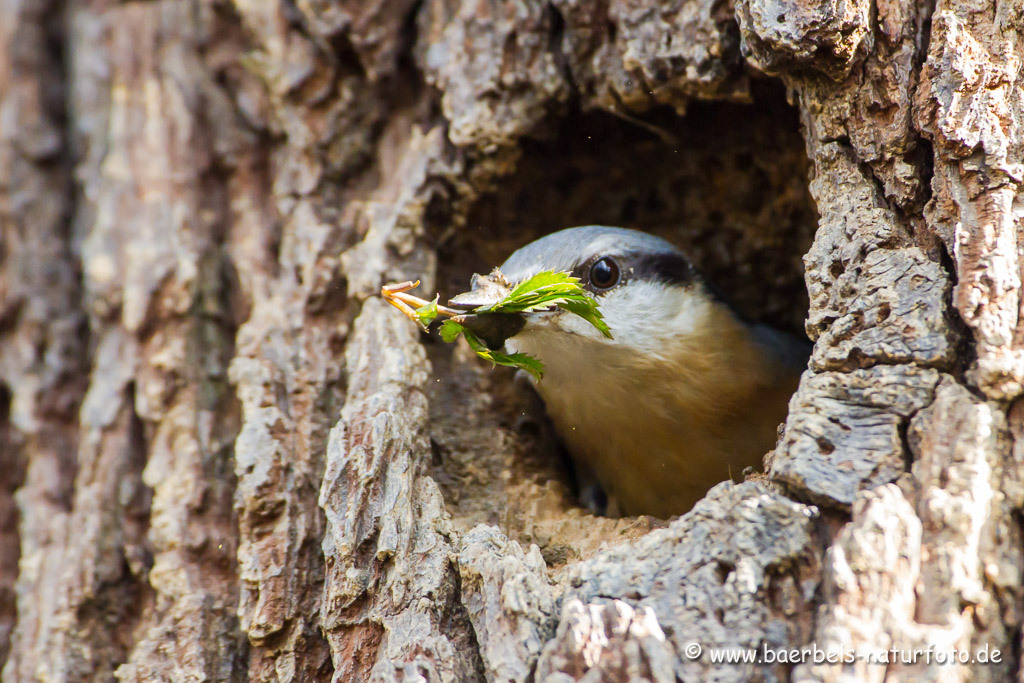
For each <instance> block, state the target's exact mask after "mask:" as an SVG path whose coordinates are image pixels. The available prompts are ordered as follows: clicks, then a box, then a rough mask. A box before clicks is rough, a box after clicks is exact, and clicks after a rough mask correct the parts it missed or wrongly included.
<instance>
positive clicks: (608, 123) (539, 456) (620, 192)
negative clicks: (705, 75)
mask: <svg viewBox="0 0 1024 683" xmlns="http://www.w3.org/2000/svg"><path fill="white" fill-rule="evenodd" d="M808 171H809V162H808V160H807V157H806V153H805V147H804V142H803V138H802V136H801V134H800V129H799V121H798V116H797V112H796V111H795V110H794V109H793V108H791V107H790V106H789V105H788V104H787V103H786V100H785V96H784V93H783V91H782V89H781V87H780V86H777V84H772V83H763V84H760V85H759V87H758V88H757V89H756V90H755V98H754V102H753V104H749V105H748V104H733V103H715V102H711V103H695V104H693V105H691V107H690V109H689V111H688V112H687V113H686V115H685V116H678V115H677V114H676V113H675V112H674V111H671V110H669V109H667V108H666V109H659V110H655V111H651V112H649V113H647V114H645V115H644V116H642V117H639V119H637V118H634V117H632V116H630V117H628V118H626V117H618V116H615V115H612V114H609V113H605V112H576V113H573V114H571V115H569V116H567V117H565V118H564V119H562V120H560V121H559V122H558V123H557V124H556V125H554V126H552V127H551V128H550V129H548V130H546V131H544V132H543V133H542V134H539V135H538V136H537V137H535V138H531V139H528V140H526V141H524V142H523V144H522V157H521V159H520V160H519V163H518V165H517V168H516V170H515V172H514V173H513V174H512V175H511V176H509V177H507V178H504V179H502V180H500V181H499V182H498V185H497V188H496V189H495V190H494V191H493V192H491V193H490V194H488V195H486V196H484V197H482V198H481V199H480V200H478V201H477V202H476V204H475V205H474V206H473V208H472V209H471V211H470V212H469V215H468V218H467V221H466V223H465V226H464V227H463V228H461V229H459V230H456V231H450V232H449V233H447V234H442V233H441V231H440V230H439V231H438V234H437V235H435V237H436V238H437V239H438V263H439V272H438V279H437V282H438V289H439V291H440V292H442V293H443V295H444V296H451V295H454V294H456V293H458V292H462V291H465V290H466V289H467V288H468V286H469V279H470V276H471V275H472V273H474V272H479V273H486V272H488V271H489V270H490V269H491V268H493V267H495V266H498V265H500V264H501V263H502V262H503V261H504V260H505V259H506V258H507V257H508V255H509V254H511V253H512V252H513V251H515V250H516V249H518V248H519V247H521V246H523V245H525V244H527V243H529V242H531V241H533V240H535V239H537V238H539V237H541V236H543V235H546V234H548V233H551V232H554V231H556V230H560V229H562V228H567V227H573V226H578V225H589V224H602V225H614V226H620V227H627V228H634V229H638V230H644V231H647V232H651V233H654V234H657V235H660V236H662V237H664V238H666V239H668V240H669V241H670V242H673V243H674V244H676V245H678V246H679V247H681V248H682V249H684V250H685V251H686V252H687V253H688V254H689V255H690V257H691V259H692V260H693V262H694V263H695V264H696V265H697V266H698V268H700V270H701V271H702V272H703V273H704V274H705V275H706V276H707V277H708V279H709V280H710V281H711V282H713V283H715V285H717V286H718V288H719V289H720V290H721V291H722V292H724V293H725V295H726V296H727V297H728V298H729V299H730V300H731V301H732V302H733V304H734V305H735V306H736V308H737V309H738V310H739V311H740V312H742V313H743V314H745V315H746V316H748V317H749V318H751V319H753V320H756V321H759V322H766V323H769V324H772V325H774V326H776V327H778V328H780V329H785V330H788V331H790V332H793V333H796V334H803V323H804V320H805V318H806V315H807V292H806V287H805V285H804V280H803V262H802V257H803V255H804V254H805V253H806V252H807V250H808V249H809V247H810V245H811V241H812V239H813V235H814V230H815V228H816V226H817V221H818V216H817V211H816V209H815V206H814V202H813V200H812V198H811V196H810V193H809V191H808ZM429 353H430V355H431V360H432V361H433V363H434V367H435V375H436V377H435V382H434V385H435V386H434V395H433V396H432V397H431V398H432V400H431V410H432V413H433V414H432V416H431V417H432V424H433V425H434V431H433V434H432V439H433V445H434V449H435V458H434V472H432V474H433V475H434V477H435V479H437V481H438V482H439V483H440V484H441V487H442V489H443V490H444V493H445V496H446V498H447V501H448V504H449V507H450V509H451V511H452V513H453V517H454V518H455V520H456V524H457V525H458V526H460V527H465V528H469V527H472V526H473V525H475V524H477V523H482V522H483V523H490V524H496V525H498V526H499V527H501V528H502V530H503V531H504V532H505V533H507V534H509V535H510V536H511V537H513V538H517V539H519V540H523V541H528V542H537V543H538V544H539V545H540V546H541V548H542V551H543V552H544V553H545V555H546V556H549V555H550V556H551V557H549V561H552V560H555V561H557V560H558V559H559V558H560V557H561V556H562V555H564V554H565V552H563V550H564V549H563V550H559V549H558V548H557V547H556V546H560V544H559V543H557V542H554V541H552V540H551V539H555V538H558V537H559V536H560V534H563V532H564V531H565V528H566V527H567V526H568V527H573V526H578V527H579V528H580V531H581V532H583V533H584V534H585V535H587V536H588V537H590V538H597V537H600V538H599V540H598V542H600V541H604V540H608V539H607V538H606V537H603V534H601V533H600V532H599V531H596V530H595V529H594V528H593V526H592V525H594V524H599V525H604V526H608V529H607V531H608V532H610V533H612V534H622V533H627V532H628V531H629V530H630V529H635V530H636V531H637V532H642V531H643V530H644V527H645V523H642V522H640V521H638V520H608V519H603V518H595V517H590V516H589V515H588V514H587V513H586V512H585V511H584V510H583V509H581V508H579V507H578V498H577V496H578V491H577V490H576V488H575V487H576V483H575V482H574V481H573V477H572V472H571V467H570V466H568V464H567V460H566V456H565V453H564V449H563V448H562V446H561V445H560V442H559V441H558V439H557V437H556V436H555V434H554V432H553V429H552V427H551V425H550V423H549V422H548V421H547V419H546V417H545V416H544V411H543V404H542V402H541V401H540V399H539V398H538V397H537V396H536V395H535V394H534V393H533V392H532V389H530V388H529V386H528V383H527V382H524V381H521V380H517V379H515V377H514V375H515V373H514V372H513V371H511V370H510V369H507V368H495V369H491V368H490V367H489V366H487V364H486V363H484V362H482V361H480V360H479V359H477V358H476V357H475V355H474V354H472V353H471V352H469V351H468V350H467V349H465V348H463V347H462V346H461V345H459V346H456V347H452V346H451V345H448V344H443V343H440V342H439V341H438V342H433V343H431V344H430V349H429ZM647 528H649V523H647ZM563 535H564V534H563ZM580 543H582V545H587V544H586V543H585V542H583V541H580ZM561 545H567V546H572V542H571V541H570V542H567V543H563V544H561ZM576 551H577V554H578V553H579V552H583V551H582V550H580V549H579V548H576ZM566 552H568V551H566ZM568 554H569V555H572V554H573V553H572V552H568ZM565 559H571V558H570V557H566V558H565Z"/></svg>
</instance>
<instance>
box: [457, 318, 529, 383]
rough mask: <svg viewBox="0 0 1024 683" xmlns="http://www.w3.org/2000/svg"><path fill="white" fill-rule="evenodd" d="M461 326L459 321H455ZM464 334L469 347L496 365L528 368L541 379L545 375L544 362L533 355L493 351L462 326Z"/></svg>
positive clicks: (527, 369)
mask: <svg viewBox="0 0 1024 683" xmlns="http://www.w3.org/2000/svg"><path fill="white" fill-rule="evenodd" d="M455 324H456V325H458V326H459V327H462V325H459V324H458V323H455ZM462 336H464V337H465V338H466V341H467V342H468V343H469V347H470V348H471V349H473V350H474V351H476V355H478V356H480V357H481V358H483V359H485V360H489V361H491V363H493V364H495V365H507V366H509V367H513V368H520V369H521V370H526V371H527V372H528V373H530V374H531V375H533V378H534V379H536V380H540V379H541V378H542V377H543V376H544V364H543V363H541V362H540V361H539V360H537V359H536V358H534V357H533V356H530V355H527V354H525V353H502V352H500V351H492V350H490V349H489V348H487V346H486V345H485V344H484V343H483V342H482V341H480V339H479V337H477V336H476V335H475V334H473V333H472V332H470V331H469V330H467V329H466V328H465V327H462Z"/></svg>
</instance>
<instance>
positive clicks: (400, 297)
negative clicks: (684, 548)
mask: <svg viewBox="0 0 1024 683" xmlns="http://www.w3.org/2000/svg"><path fill="white" fill-rule="evenodd" d="M417 285H419V282H415V283H413V282H403V283H400V284H395V285H386V286H385V287H384V288H383V289H382V290H381V294H382V295H383V296H384V298H385V299H386V300H387V301H388V302H389V303H391V304H392V305H394V306H396V307H398V308H399V310H401V311H402V312H403V313H405V314H406V315H407V316H408V317H410V318H412V319H413V320H416V321H417V322H418V323H419V324H420V325H421V326H422V327H423V329H427V328H428V327H429V325H430V323H432V322H433V321H434V320H435V319H436V318H437V316H438V315H439V314H443V315H447V316H452V317H454V318H456V319H449V320H445V321H444V323H443V324H442V325H441V330H440V332H441V338H442V339H443V340H444V341H446V342H454V341H455V340H456V339H457V338H458V337H459V335H460V334H461V335H462V336H463V337H465V338H466V342H467V343H468V344H469V346H470V348H471V349H473V351H475V352H476V354H477V355H478V356H480V357H481V358H484V359H486V360H489V361H490V362H491V363H493V364H495V365H507V366H511V367H515V368H520V369H522V370H525V371H526V372H528V373H530V374H531V375H532V376H533V377H534V378H536V379H538V380H539V379H540V378H541V377H543V376H544V365H543V363H541V362H540V361H539V360H538V359H536V358H534V357H533V356H531V355H529V354H525V353H502V352H501V351H492V350H491V349H489V348H487V345H486V344H484V343H483V342H482V341H481V340H480V338H479V337H477V336H476V335H475V334H474V333H473V332H472V331H471V330H469V329H468V328H467V327H466V326H465V325H463V324H461V323H460V322H459V321H458V319H457V318H458V316H462V315H491V314H498V313H529V312H533V311H540V310H544V309H554V308H556V307H557V308H561V309H564V310H566V311H569V312H570V313H573V314H575V315H578V316H580V317H581V318H583V319H584V320H586V321H587V322H589V323H590V324H591V325H593V326H594V327H596V328H597V329H598V330H599V331H600V332H601V334H603V335H604V336H606V337H608V338H609V339H610V338H611V336H612V333H611V330H609V329H608V325H607V324H605V322H604V318H603V317H602V316H601V311H600V310H599V309H598V307H597V300H596V299H594V298H593V297H591V296H589V295H588V294H587V293H586V291H585V290H584V289H583V287H582V286H581V285H580V281H579V278H575V277H573V276H572V275H570V274H569V273H564V272H563V273H558V272H554V271H545V272H543V273H537V274H536V275H534V276H533V277H531V278H529V279H527V280H524V281H523V282H521V283H519V284H518V285H516V286H515V287H513V288H512V290H511V291H509V293H508V294H506V295H505V296H504V297H503V298H502V299H501V300H499V301H497V302H495V303H493V304H489V305H487V306H480V307H479V308H475V309H473V310H472V311H468V312H467V311H459V310H456V309H452V308H448V307H446V306H440V305H439V304H438V303H437V301H438V297H436V296H435V297H434V300H433V301H427V300H425V299H420V298H419V297H415V296H413V295H411V294H407V292H408V290H410V289H412V288H413V287H416V286H417ZM410 304H415V305H416V306H418V307H417V308H412V306H411V305H410Z"/></svg>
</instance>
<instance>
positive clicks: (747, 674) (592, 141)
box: [0, 0, 1024, 682]
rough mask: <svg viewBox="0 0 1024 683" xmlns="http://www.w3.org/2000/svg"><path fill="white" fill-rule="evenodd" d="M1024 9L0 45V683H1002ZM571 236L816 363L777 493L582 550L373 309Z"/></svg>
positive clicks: (80, 38) (1009, 624)
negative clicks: (772, 334)
mask: <svg viewBox="0 0 1024 683" xmlns="http://www.w3.org/2000/svg"><path fill="white" fill-rule="evenodd" d="M1021 7H1022V6H1021V4H1020V2H1019V1H1018V0H976V1H974V2H956V1H955V0H938V1H937V3H936V4H935V5H934V6H932V4H931V3H929V2H928V1H927V0H888V1H885V2H869V0H842V1H840V0H824V1H821V2H813V3H812V2H801V1H798V0H796V1H787V2H781V1H779V0H735V1H734V2H729V1H726V2H718V1H714V0H672V1H670V2H655V1H654V0H632V1H629V2H627V1H625V0H552V2H549V3H539V2H538V3H531V2H511V1H508V0H481V1H479V2H469V1H468V0H465V1H463V2H461V3H460V2H457V1H453V0H422V1H421V2H417V1H415V0H380V1H378V2H364V1H360V0H335V1H334V2H329V1H327V0H280V1H279V2H275V1H273V0H268V1H266V2H242V1H241V0H205V1H200V0H191V1H190V0H152V1H150V2H128V3H118V2H113V1H102V0H91V1H89V2H65V1H64V0H6V1H5V2H3V3H0V36H2V41H0V44H2V45H4V46H5V47H6V49H5V50H4V51H3V53H2V54H0V176H2V183H0V207H2V209H0V220H2V221H3V224H2V225H3V231H2V238H0V239H2V241H0V666H2V671H3V680H4V681H11V682H14V681H30V680H43V681H82V680H90V681H91V680H112V679H114V678H117V679H120V680H125V681H142V680H186V681H191V680H260V681H264V680H266V681H273V680H280V681H314V680H317V681H318V680H332V679H333V680H334V681H363V680H380V681H388V680H407V681H412V680H429V681H467V680H492V681H531V680H532V681H552V682H563V681H569V680H578V679H581V678H585V680H587V681H598V680H607V681H619V680H623V681H625V680H634V681H638V680H648V681H656V682H662V681H674V680H687V681H689V680H701V679H704V678H714V679H715V680H721V681H726V680H746V679H750V678H753V679H766V680H776V679H780V680H785V679H790V678H792V679H799V680H835V679H837V678H839V677H841V676H843V675H846V676H849V677H850V678H849V680H883V679H886V678H887V677H889V676H893V677H896V678H902V677H907V678H911V677H916V678H918V679H919V680H932V679H939V678H941V679H949V680H953V679H955V680H1000V681H1001V680H1008V679H1010V678H1012V677H1016V678H1018V679H1019V680H1024V673H1022V671H1021V667H1020V652H1021V648H1022V643H1021V629H1020V622H1021V608H1022V597H1024V595H1022V583H1024V576H1022V571H1024V539H1022V528H1021V523H1020V519H1021V518H1020V511H1021V507H1022V505H1024V407H1022V405H1024V404H1022V403H1021V400H1020V398H1021V396H1022V395H1024V316H1021V315H1020V313H1021V310H1022V304H1024V301H1022V296H1021V294H1022V290H1021V271H1022V268H1024V265H1022V263H1024V261H1022V260H1021V258H1022V251H1021V250H1022V249H1024V239H1022V237H1021V236H1022V235H1024V187H1022V186H1024V69H1022V64H1024V10H1022V9H1021ZM586 223H604V224H615V225H625V226H628V227H637V228H641V229H645V230H649V231H652V232H656V233H659V234H662V235H664V236H667V237H669V238H670V239H671V240H673V241H674V242H676V243H677V244H679V245H681V246H683V247H685V248H686V249H687V250H688V251H689V252H690V253H691V254H692V255H693V257H694V259H695V260H696V261H697V262H698V264H699V266H700V267H701V268H702V269H703V270H704V271H705V272H706V273H707V274H708V275H709V276H710V277H711V279H712V280H713V281H715V282H716V283H718V284H719V285H720V286H721V287H722V288H723V289H725V290H726V292H727V294H728V295H730V296H731V297H732V298H733V299H734V300H735V301H736V302H737V304H738V305H739V306H740V307H741V308H742V309H744V310H745V311H746V312H747V313H748V314H749V315H751V316H752V317H754V318H756V319H759V320H764V321H768V322H772V323H773V324H775V325H777V326H780V327H786V328H789V329H791V330H800V329H804V330H806V333H807V334H808V335H809V336H810V338H811V339H812V341H814V343H815V346H814V352H813V355H812V357H811V361H810V364H809V367H808V370H807V372H806V374H805V375H804V376H803V379H802V381H801V384H800V388H799V390H798V391H797V393H796V395H795V396H794V398H793V400H792V402H791V410H790V415H789V418H788V420H787V423H786V424H785V426H784V427H783V428H782V429H781V431H780V439H779V443H778V446H777V448H776V449H775V451H774V452H773V453H772V454H769V456H768V458H767V459H766V463H767V476H764V475H754V476H751V477H748V479H747V481H745V482H743V483H740V484H733V483H723V484H721V485H719V486H717V487H715V488H714V489H712V490H711V491H710V492H709V494H708V495H707V497H706V498H705V499H704V500H703V501H701V502H700V503H699V504H698V505H697V507H696V508H695V509H694V510H693V511H691V512H690V513H688V514H686V515H683V516H682V517H679V518H677V519H675V520H672V521H668V522H662V521H659V520H653V519H650V518H626V519H609V518H602V517H594V516H592V515H590V514H589V513H587V512H585V511H584V510H583V509H581V508H580V507H579V506H578V505H577V503H576V501H575V498H574V496H573V493H572V482H571V477H570V476H569V475H568V473H567V471H566V468H565V467H564V465H563V457H562V453H561V447H560V446H559V444H558V442H557V439H556V437H555V436H554V434H553V432H552V429H551V427H550V425H549V424H548V422H547V421H546V419H545V417H544V414H543V407H542V405H540V403H539V400H538V399H537V397H536V396H535V395H534V394H533V393H532V391H531V389H530V388H529V387H528V386H527V385H526V384H525V383H523V382H521V381H519V380H517V379H515V375H514V373H512V372H511V371H510V370H508V369H494V370H492V369H491V368H488V367H486V366H485V365H484V364H483V363H482V362H481V361H480V360H479V359H478V358H476V357H475V355H474V354H473V353H472V352H471V351H469V350H468V349H467V348H465V347H463V346H461V345H455V346H450V345H447V344H442V343H440V342H439V341H438V340H437V339H436V338H431V337H429V336H427V335H424V334H423V333H420V332H419V331H417V329H416V328H415V327H414V325H412V324H411V323H410V322H409V321H408V320H406V319H404V318H403V317H401V316H400V315H398V314H397V313H396V312H395V311H394V310H392V309H390V308H389V307H388V306H386V305H385V304H383V303H382V302H381V300H380V299H379V298H377V296H376V293H377V292H378V290H379V288H380V286H381V284H383V283H385V282H389V281H400V280H404V279H421V280H422V281H423V285H422V291H423V292H425V293H432V292H435V291H439V292H441V294H442V296H451V295H454V294H456V293H458V292H459V291H462V290H463V289H464V288H465V287H466V285H467V284H468V278H469V275H470V274H471V273H472V272H474V271H478V272H486V270H488V269H489V268H490V267H492V266H494V265H497V264H498V263H500V262H501V261H502V260H503V259H504V257H505V256H507V255H508V253H510V252H511V251H512V250H513V249H514V248H516V247H517V246H520V245H522V244H525V243H526V242H528V241H529V240H531V239H533V238H535V237H538V236H540V235H542V234H545V233H548V232H551V231H553V230H556V229H559V228H563V227H567V226H570V225H579V224H586ZM721 648H732V649H733V650H731V651H733V652H740V651H745V650H746V649H750V650H757V652H758V653H759V655H760V658H759V659H757V660H756V661H747V662H734V663H722V662H717V661H714V657H716V656H717V654H721V653H722V652H723V650H721ZM796 648H809V649H810V650H809V651H811V652H813V650H814V648H817V649H818V650H819V651H822V652H838V653H842V654H848V653H856V654H857V655H859V657H861V658H859V659H855V660H854V661H847V662H839V663H829V662H822V661H814V659H813V657H812V656H810V655H808V656H807V658H806V659H804V660H803V661H793V657H792V655H789V656H786V655H785V654H784V655H783V656H781V657H780V656H779V654H778V653H779V651H781V650H782V649H785V650H787V651H788V650H792V649H796ZM915 648H916V649H919V650H921V651H922V652H923V651H925V650H927V649H928V648H933V650H934V651H936V652H940V653H942V654H944V655H948V653H949V651H950V650H954V649H955V650H960V651H963V652H964V653H968V654H970V655H975V654H976V653H977V651H978V650H979V649H981V648H987V649H988V652H990V653H998V656H997V659H998V661H997V662H996V663H982V662H979V661H970V662H965V663H955V664H949V663H948V662H947V663H942V662H940V660H939V658H938V657H937V656H934V655H932V656H929V657H927V658H926V657H925V655H924V654H921V655H918V656H917V659H916V661H908V660H909V658H910V656H911V655H909V654H907V653H912V652H913V651H914V649H915ZM891 649H895V650H891ZM716 653H717V654H716ZM773 656H774V658H775V659H774V661H772V657H773ZM868 656H873V657H875V658H877V659H879V660H885V661H883V663H872V662H869V661H867V660H866V658H867V657H868ZM894 656H895V661H894V660H893V657H894Z"/></svg>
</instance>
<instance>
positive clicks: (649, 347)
mask: <svg viewBox="0 0 1024 683" xmlns="http://www.w3.org/2000/svg"><path fill="white" fill-rule="evenodd" d="M499 270H500V271H501V273H502V274H503V275H504V276H505V278H506V279H507V280H508V282H509V284H511V285H515V284H517V283H519V282H523V281H525V280H527V279H528V278H530V277H532V276H533V275H536V274H537V273H540V272H544V271H556V272H569V273H571V274H572V275H573V276H574V277H577V278H579V280H580V284H581V285H582V286H583V287H584V288H585V289H586V290H587V292H589V293H590V295H592V296H594V297H595V298H596V299H597V301H598V307H599V310H600V311H601V313H602V315H603V316H604V320H605V322H606V323H607V325H608V327H609V329H610V330H611V333H612V337H611V338H607V337H605V336H604V335H602V334H601V332H600V331H599V330H597V329H596V328H595V327H594V326H593V325H591V324H590V323H589V322H587V321H586V320H584V319H583V318H580V317H579V316H577V315H574V314H572V313H570V312H568V311H565V310H562V309H557V308H556V309H553V310H550V311H536V312H528V313H521V314H505V315H500V316H494V315H484V316H467V320H466V323H465V324H466V325H467V327H469V328H470V329H471V330H472V331H473V332H475V333H476V334H477V336H479V337H480V338H481V339H483V340H484V341H485V342H486V343H487V344H488V345H489V346H491V347H492V348H498V347H499V346H501V344H502V343H504V342H506V341H507V343H508V347H509V348H510V349H511V350H514V351H526V352H528V353H530V354H532V355H537V356H539V357H540V359H541V360H542V361H543V362H544V363H545V365H546V366H548V367H550V368H551V369H553V370H557V369H558V368H557V366H558V365H560V364H561V363H560V361H561V360H562V358H560V357H561V356H562V355H564V354H566V353H567V354H570V355H573V356H575V355H577V354H579V353H588V352H595V351H597V350H598V349H603V350H606V351H612V350H613V349H617V350H619V351H629V352H631V353H638V354H642V355H646V354H659V353H660V352H662V351H663V350H664V349H665V348H666V341H667V340H678V339H681V338H685V337H686V336H687V335H688V334H691V333H693V332H696V331H698V328H700V327H701V326H702V325H703V323H704V321H705V319H706V318H707V315H708V314H709V312H711V310H712V308H713V307H714V306H715V301H714V297H713V296H712V294H711V292H710V290H709V289H708V287H707V285H706V284H705V282H704V281H703V279H702V278H701V277H700V275H699V274H698V273H697V271H696V270H695V269H694V267H693V265H692V264H691V263H690V261H689V260H688V259H687V258H686V256H685V255H684V254H683V253H682V252H681V251H680V250H679V249H677V248H676V247H675V246H673V245H672V244H670V243H669V242H666V241H665V240H663V239H661V238H660V237H656V236H654V235H650V234H647V233H643V232H639V231H636V230H628V229H625V228H612V227H605V226H596V225H595V226H586V227H580V228H569V229H567V230H561V231H559V232H556V233H553V234H551V235H547V236H546V237H542V238H541V239H539V240H536V241H535V242H531V243H530V244H528V245H526V246H525V247H522V248H521V249H519V250H518V251H516V252H515V253H513V254H512V255H511V256H510V257H509V258H508V259H507V260H506V261H505V262H504V263H503V264H502V265H501V266H500V268H499ZM473 284H474V288H473V290H472V291H470V292H467V293H465V294H461V295H459V296H457V297H455V298H454V299H452V301H451V304H452V305H453V306H455V307H463V308H467V309H468V308H473V307H476V306H481V305H486V304H489V303H493V302H494V301H496V300H497V299H498V298H500V297H501V296H502V295H503V294H504V291H505V290H503V289H502V288H501V287H495V286H494V283H493V282H492V281H491V280H489V279H488V278H480V277H476V278H474V283H473ZM552 366H554V367H552Z"/></svg>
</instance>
